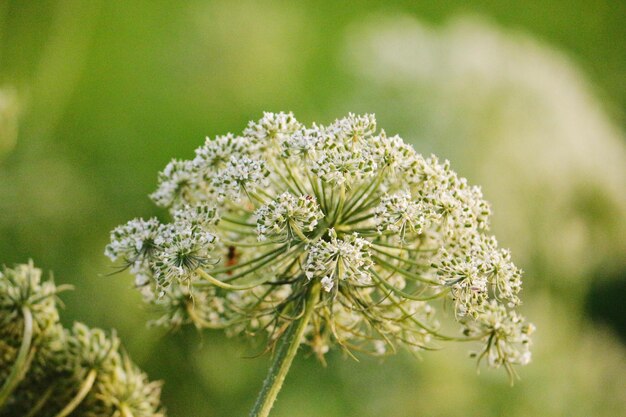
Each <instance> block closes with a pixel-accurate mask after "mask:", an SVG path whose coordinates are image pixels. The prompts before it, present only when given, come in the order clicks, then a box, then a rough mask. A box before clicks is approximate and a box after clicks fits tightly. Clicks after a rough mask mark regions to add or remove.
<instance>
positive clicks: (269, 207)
mask: <svg viewBox="0 0 626 417" xmlns="http://www.w3.org/2000/svg"><path fill="white" fill-rule="evenodd" d="M255 216H256V218H257V222H256V224H257V229H256V230H257V234H258V235H259V240H265V239H267V238H271V239H273V240H276V241H288V240H298V239H302V237H303V234H305V233H309V232H312V231H313V230H315V227H316V226H317V223H318V221H319V220H320V219H322V218H323V217H324V213H322V211H321V210H320V207H319V205H318V204H317V201H316V199H315V197H313V196H311V195H302V196H299V197H295V196H294V195H292V194H290V193H283V194H281V195H279V196H278V198H276V199H275V200H272V201H271V202H270V203H269V204H266V205H264V206H262V207H260V208H259V209H258V210H257V211H256V212H255Z"/></svg>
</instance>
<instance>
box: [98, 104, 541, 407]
mask: <svg viewBox="0 0 626 417" xmlns="http://www.w3.org/2000/svg"><path fill="white" fill-rule="evenodd" d="M177 164H178V165H179V166H184V167H187V166H190V165H193V167H194V168H193V169H194V170H196V171H197V172H201V173H202V175H195V174H193V172H192V174H193V175H192V177H193V180H189V181H187V182H186V183H185V184H192V188H191V190H190V191H185V192H180V191H177V192H175V193H169V194H168V195H171V196H174V197H172V198H169V197H168V198H167V199H165V200H167V202H168V204H166V206H167V207H169V208H170V211H171V212H172V213H173V221H172V223H170V224H164V225H160V226H158V227H156V226H153V227H152V228H151V229H150V231H152V230H156V233H157V235H158V236H156V237H153V236H152V235H150V238H151V239H152V241H153V242H154V243H155V245H154V246H153V247H154V250H151V251H149V253H147V254H141V252H140V251H139V253H138V250H137V248H140V249H141V248H142V247H143V246H142V245H139V246H137V245H136V246H135V247H132V246H130V245H129V244H128V242H127V241H130V242H133V238H130V237H129V236H127V235H128V234H129V232H127V229H129V228H128V227H126V228H125V227H124V226H122V228H121V229H120V230H121V231H122V233H113V234H112V235H111V237H112V241H111V244H110V245H109V249H107V254H108V255H109V256H110V257H111V258H112V259H114V260H115V259H119V260H121V261H122V262H126V263H128V262H129V261H134V260H135V259H139V258H141V256H140V254H141V255H143V258H141V259H142V260H143V261H145V260H146V259H147V258H149V259H147V262H144V263H143V264H146V265H148V267H147V268H134V269H132V270H131V272H133V273H135V274H136V275H142V281H144V280H145V278H144V276H145V277H147V281H145V282H146V286H148V287H149V288H150V289H151V290H149V291H146V290H145V289H144V290H143V291H144V293H145V294H147V296H146V300H147V301H148V302H150V303H152V304H154V305H157V306H159V307H160V308H162V309H163V311H164V314H163V316H162V317H161V318H160V319H158V320H157V322H158V323H160V324H165V325H171V326H179V325H182V324H185V323H191V324H194V325H195V326H197V327H206V328H223V329H225V330H226V332H227V333H228V334H229V335H232V334H247V335H265V337H266V338H267V340H268V343H269V344H271V345H273V344H277V349H278V350H279V351H280V352H283V350H281V349H288V347H286V346H287V345H289V344H294V343H295V344H299V343H301V342H304V343H305V344H307V345H309V346H311V349H312V350H313V352H314V353H315V354H316V355H317V356H318V357H320V358H321V359H322V360H323V356H324V354H325V353H326V352H327V351H328V350H329V349H330V348H331V347H332V346H333V345H337V346H340V347H341V348H343V349H345V350H347V351H352V350H359V351H365V352H369V353H371V354H374V355H381V354H383V353H385V352H391V351H393V350H394V349H395V347H396V346H399V345H402V346H404V347H406V348H408V349H409V350H414V351H419V350H422V349H425V348H432V347H434V346H435V344H436V343H437V342H444V341H449V340H458V341H477V340H480V341H482V343H483V344H484V345H485V346H486V348H485V349H487V352H488V353H487V354H485V355H478V358H479V359H482V358H484V357H486V356H487V359H488V360H487V362H488V363H489V364H490V365H492V366H496V367H497V366H500V365H505V368H506V369H507V370H508V371H509V372H511V373H512V372H513V369H512V367H511V366H512V365H513V364H525V363H526V362H527V360H526V359H523V358H527V357H528V356H527V354H526V351H527V348H528V345H529V344H530V339H525V340H524V341H521V336H519V335H520V334H530V333H529V332H526V333H524V332H525V330H524V329H527V328H528V325H526V324H525V322H524V320H523V318H522V317H521V316H518V315H517V313H515V312H514V310H510V309H512V308H514V307H515V306H517V305H518V304H519V302H520V301H519V297H518V294H519V291H520V290H521V271H520V270H519V269H518V268H516V267H515V265H514V264H513V263H512V262H511V257H510V253H509V252H508V251H506V250H502V249H500V248H498V246H497V241H496V240H495V238H493V237H491V236H489V235H487V234H486V232H487V231H488V227H489V217H490V214H491V210H490V207H489V204H488V203H487V202H486V201H485V200H484V199H483V195H482V192H481V190H480V188H478V187H475V186H471V185H469V184H468V182H467V180H466V179H464V178H462V177H459V176H458V175H457V174H456V173H455V172H454V171H453V170H452V169H451V167H450V163H449V162H448V161H443V162H441V161H439V159H438V158H437V157H435V156H430V157H427V158H425V157H423V156H422V155H420V154H418V153H417V152H415V150H414V149H413V148H412V147H411V146H410V145H407V144H406V143H404V141H403V140H402V139H401V138H400V137H399V136H388V135H387V134H386V133H385V132H382V131H381V132H377V127H376V120H375V117H374V116H373V115H365V116H357V115H353V114H350V115H348V117H346V118H343V119H338V120H336V121H335V122H333V123H331V124H330V125H328V126H323V125H316V124H314V125H312V126H309V127H306V126H304V125H302V124H301V123H299V122H297V121H296V119H295V118H294V117H293V115H292V114H291V113H277V114H274V113H265V114H264V115H263V118H262V119H261V120H259V121H258V122H251V123H250V124H249V125H248V127H247V128H246V129H245V130H244V131H243V133H242V134H241V135H233V134H228V135H226V136H219V137H217V138H216V139H215V140H210V139H207V141H206V143H205V144H204V145H203V146H202V147H201V148H200V149H198V150H197V151H196V157H195V159H194V160H193V161H179V162H177ZM194 175H195V176H194ZM180 178H182V176H181V175H180V171H179V170H174V169H167V168H166V170H165V171H163V173H162V174H161V175H160V179H159V181H160V185H159V189H160V190H161V189H163V188H164V187H163V184H180V180H179V179H180ZM186 186H187V185H186ZM169 189H176V190H180V189H181V187H180V185H179V186H177V187H169ZM157 193H159V191H157ZM135 222H136V221H135ZM130 229H131V232H132V233H130V235H132V236H135V234H136V232H134V231H132V230H133V229H132V228H130ZM116 230H118V229H116ZM143 235H145V233H143V234H142V233H140V234H139V235H138V236H139V239H138V240H141V239H140V238H141V237H142V236H143ZM135 241H136V240H135ZM142 242H143V241H142ZM127 247H130V250H125V249H124V250H122V249H123V248H127ZM118 253H119V254H118ZM121 254H124V255H121ZM112 255H113V256H112ZM116 255H117V256H116ZM135 262H136V261H135ZM143 264H142V265H143ZM448 300H449V301H452V304H453V305H454V307H455V313H456V314H455V318H456V320H457V321H458V324H459V325H460V327H461V329H464V330H465V334H466V335H465V336H464V337H453V336H450V335H445V334H443V333H442V331H441V330H440V323H439V320H438V319H437V317H438V314H437V309H436V307H437V305H441V304H444V303H446V302H447V301H448ZM449 301H448V302H449ZM496 316H497V317H496ZM494 317H496V318H497V320H499V321H498V322H497V323H496V322H494V320H495V319H494ZM498 323H506V326H505V327H506V331H505V332H504V333H502V332H501V331H500V327H498V326H499V324H498ZM489 332H491V334H494V336H493V337H489V336H488V334H489ZM494 332H496V333H494ZM496 340H497V345H495V346H497V348H496V349H497V352H503V355H504V356H505V357H504V356H503V357H502V358H499V359H498V358H495V359H492V356H493V353H489V352H491V351H492V349H493V347H492V346H494V345H493V343H494V342H495V341H496ZM522 342H523V343H522ZM285 351H286V350H285ZM289 352H290V353H289V355H291V356H285V355H282V354H277V358H278V359H277V360H282V361H290V360H292V359H293V355H294V354H295V350H294V349H291V350H289ZM281 355H282V356H281ZM489 355H492V356H489ZM509 365H511V366H509ZM287 368H288V365H286V367H281V368H280V369H287ZM274 380H275V379H268V381H270V382H268V383H271V381H274ZM270 391H271V392H274V393H275V392H277V391H276V390H270ZM263 392H264V393H267V392H268V391H265V390H264V391H263ZM272 401H273V399H272V398H269V399H268V398H267V397H264V396H263V395H262V396H261V397H260V399H259V402H258V403H257V407H256V408H255V410H256V411H255V412H254V413H253V415H266V414H263V413H265V412H266V411H267V407H268V404H271V402H272ZM257 411H258V412H259V414H255V413H256V412H257Z"/></svg>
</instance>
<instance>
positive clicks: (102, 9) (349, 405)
mask: <svg viewBox="0 0 626 417" xmlns="http://www.w3.org/2000/svg"><path fill="white" fill-rule="evenodd" d="M625 74H626V3H625V2H619V1H614V2H612V1H601V0H592V1H589V0H568V1H565V0H554V1H550V2H546V1H538V0H529V1H524V2H521V1H520V2H497V1H491V0H480V1H477V2H471V4H470V3H468V2H464V1H458V0H446V1H439V0H437V1H430V0H428V1H420V2H413V1H399V2H391V1H385V2H382V1H358V2H357V1H355V2H336V1H330V0H328V1H309V2H289V1H263V2H257V1H251V0H250V1H199V0H193V1H177V2H171V1H147V0H145V1H136V0H135V1H123V0H109V1H103V0H89V1H87V0H84V1H80V0H64V1H58V0H37V1H26V0H16V1H7V0H0V263H4V264H7V265H12V264H14V263H18V262H25V261H27V260H28V259H30V258H32V259H34V261H35V262H36V264H37V265H38V266H40V267H42V268H44V269H45V270H53V271H54V274H55V278H56V280H57V282H59V283H71V284H73V285H75V287H76V289H75V291H73V292H72V293H68V294H65V295H64V297H63V299H64V301H65V304H66V311H65V312H64V319H65V320H66V321H67V322H71V321H73V320H81V321H84V322H86V323H87V324H89V325H92V326H99V327H104V328H116V329H117V331H118V333H119V334H120V335H121V337H122V339H123V340H124V343H125V346H126V349H127V350H128V351H129V352H130V353H131V355H132V357H133V358H134V360H135V361H136V362H137V363H138V364H140V365H141V366H142V367H143V368H144V369H145V370H146V371H147V372H148V373H149V374H150V376H151V377H152V378H154V379H163V380H165V387H164V391H163V402H164V403H165V405H166V406H167V408H168V410H169V414H170V415H171V416H174V417H177V416H178V417H183V416H184V417H187V416H189V417H195V416H240V415H246V413H247V410H248V409H249V408H250V406H251V405H252V403H253V401H254V397H255V395H256V392H257V390H258V389H259V388H260V385H261V381H262V379H263V377H264V374H265V371H266V369H267V363H268V360H269V358H268V357H267V356H262V357H253V356H255V355H256V354H258V353H259V351H260V349H259V347H258V346H253V345H250V344H249V343H246V341H243V340H229V339H226V338H225V337H224V336H223V335H222V334H221V333H219V332H210V331H206V332H202V333H199V332H197V331H195V330H194V329H186V330H182V331H179V332H177V333H174V334H167V333H166V332H165V331H163V330H162V329H155V328H148V327H146V322H147V321H148V320H149V319H150V318H151V317H153V315H152V313H151V312H150V311H149V310H148V309H146V308H145V307H144V306H142V304H141V302H140V296H139V294H137V292H136V291H133V290H132V288H131V282H132V280H131V278H130V277H129V276H127V275H124V274H120V275H114V276H108V274H109V273H110V272H112V271H113V268H112V266H111V265H110V264H109V263H108V262H107V260H106V259H105V257H104V256H103V255H102V252H103V249H104V246H105V244H106V243H107V241H108V233H109V231H110V230H111V229H112V228H113V227H115V226H116V225H118V224H120V223H124V222H126V221H127V220H129V219H131V218H133V217H137V216H142V217H149V216H153V215H156V216H160V217H162V216H164V214H165V213H163V212H162V211H159V210H157V209H156V208H155V206H154V205H153V204H152V203H151V202H150V201H149V199H148V197H147V195H148V194H149V193H150V192H152V191H153V189H154V187H155V184H156V175H157V172H158V171H159V170H160V169H162V168H163V167H164V166H165V164H166V163H167V162H168V161H169V160H170V159H171V158H174V157H178V158H188V157H190V156H191V155H192V154H193V149H195V148H196V147H197V146H199V145H200V144H201V143H202V142H203V140H204V137H205V136H207V135H209V136H214V135H217V134H223V133H226V132H228V131H233V132H239V131H241V130H242V129H243V127H244V126H245V124H246V123H247V121H248V120H252V119H257V118H259V117H260V116H261V113H262V111H264V110H267V111H280V110H285V111H293V112H294V113H295V114H296V116H297V117H298V119H299V120H301V121H302V122H305V123H307V124H308V123H311V122H313V121H317V122H320V123H327V122H330V121H332V120H333V119H334V118H336V117H340V116H342V115H345V114H346V113H347V112H349V111H352V112H373V113H376V114H377V117H378V121H379V125H380V126H382V127H384V128H385V130H386V131H387V132H390V133H398V134H400V135H401V136H403V137H404V138H405V140H407V141H410V142H411V143H413V144H414V145H415V147H416V148H417V149H418V150H419V151H420V152H422V153H426V154H429V153H436V154H437V155H439V156H441V157H445V158H449V159H450V160H451V161H452V166H453V167H454V168H455V169H456V170H457V171H458V172H460V173H461V174H462V175H464V176H466V177H468V178H469V180H470V181H471V182H472V183H475V184H481V185H483V191H484V193H485V195H486V197H487V199H488V200H490V201H491V202H492V204H493V207H494V211H495V216H494V221H493V231H494V233H495V234H496V235H497V236H498V237H499V240H500V243H501V245H502V246H504V247H510V248H511V249H512V251H513V254H514V258H515V259H516V263H517V264H518V265H520V266H521V267H522V268H523V269H524V270H525V271H526V273H525V290H524V294H523V299H524V301H525V304H524V306H523V312H524V314H525V315H527V316H528V317H529V318H530V319H531V320H532V321H534V322H535V324H536V325H537V327H538V331H537V333H536V336H535V339H534V341H535V344H534V362H533V363H532V365H530V366H528V367H525V368H523V369H520V374H521V380H520V381H518V382H517V383H516V385H515V386H514V387H513V388H511V387H510V386H509V385H508V383H507V381H506V377H505V375H504V372H495V371H490V370H482V372H481V373H480V375H478V374H477V373H476V368H475V364H474V362H473V361H471V360H469V359H468V358H467V357H466V348H467V347H466V346H459V347H448V348H446V349H445V350H443V351H440V352H434V353H426V354H424V355H423V357H422V359H421V360H415V359H414V358H413V357H411V356H409V355H408V354H399V355H397V356H395V357H391V358H386V359H385V360H384V361H381V360H379V359H371V358H362V359H361V361H360V362H355V361H353V360H352V359H347V358H344V357H343V356H342V355H341V354H340V353H339V352H335V353H331V354H330V355H329V358H328V366H327V367H325V368H324V367H322V366H321V365H320V364H319V363H318V362H317V361H316V360H315V359H314V358H313V357H307V356H305V355H301V356H300V357H299V358H298V359H297V360H296V363H295V365H294V367H293V369H292V371H291V373H290V375H289V376H288V379H287V382H286V386H285V388H284V389H283V392H282V393H281V394H280V396H279V400H278V402H277V405H276V408H275V410H274V411H275V412H274V414H273V415H274V416H276V417H279V416H285V417H287V416H290V417H300V416H301V417H317V416H329V417H334V416H365V417H367V416H390V417H403V416H406V417H409V416H461V415H462V416H501V415H507V416H520V417H521V416H531V415H537V416H539V415H541V416H617V415H624V413H626V394H625V393H626V323H625V321H626V311H625V310H626V307H625V306H626V302H625V301H624V300H626V138H625V134H624V122H625V121H626V77H625Z"/></svg>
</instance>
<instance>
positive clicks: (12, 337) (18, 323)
mask: <svg viewBox="0 0 626 417" xmlns="http://www.w3.org/2000/svg"><path fill="white" fill-rule="evenodd" d="M64 289H67V287H63V286H56V285H55V284H54V282H53V281H52V280H46V281H42V279H41V270H39V269H37V268H35V267H34V266H33V265H32V263H31V264H24V265H17V266H16V267H15V268H13V269H10V268H5V269H4V270H3V271H2V272H0V335H1V337H0V415H15V416H17V415H20V416H21V415H23V416H26V415H28V416H35V415H36V416H43V417H45V416H66V415H70V414H71V415H72V416H84V417H105V416H106V417H109V416H135V417H153V416H157V417H159V416H161V417H162V416H164V413H163V411H162V410H161V406H160V403H159V397H160V391H161V384H160V383H159V382H150V381H149V380H148V378H147V376H146V375H145V374H144V373H143V372H142V371H141V370H140V369H139V368H137V367H136V365H134V364H133V363H132V361H131V360H130V358H129V357H128V356H127V355H126V354H124V353H122V352H121V351H120V341H119V339H118V338H117V337H116V336H115V334H111V335H108V334H106V333H105V332H104V331H102V330H100V329H90V328H89V327H87V326H85V325H84V324H82V323H75V324H74V325H73V327H72V328H71V329H64V328H63V327H62V326H61V324H60V322H59V314H58V309H57V294H58V293H59V292H60V291H62V290H64Z"/></svg>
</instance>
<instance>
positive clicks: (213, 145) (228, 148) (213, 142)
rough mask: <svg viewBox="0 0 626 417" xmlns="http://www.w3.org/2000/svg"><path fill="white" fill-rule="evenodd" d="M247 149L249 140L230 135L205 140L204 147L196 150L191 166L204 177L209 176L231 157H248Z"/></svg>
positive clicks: (222, 166) (221, 167) (224, 164)
mask: <svg viewBox="0 0 626 417" xmlns="http://www.w3.org/2000/svg"><path fill="white" fill-rule="evenodd" d="M249 149H250V143H249V140H247V139H246V138H242V137H240V136H235V135H233V134H232V133H229V134H227V135H224V136H217V137H216V138H215V139H211V138H206V141H205V142H204V146H201V147H199V148H198V149H196V157H195V158H194V159H193V164H194V166H196V167H197V168H198V170H199V171H200V172H202V173H203V174H204V175H205V176H210V175H213V174H215V173H216V172H218V171H219V170H220V169H223V168H224V167H225V166H226V164H227V163H228V162H229V161H230V158H231V157H232V156H233V155H241V156H249Z"/></svg>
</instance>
